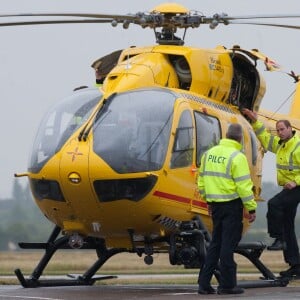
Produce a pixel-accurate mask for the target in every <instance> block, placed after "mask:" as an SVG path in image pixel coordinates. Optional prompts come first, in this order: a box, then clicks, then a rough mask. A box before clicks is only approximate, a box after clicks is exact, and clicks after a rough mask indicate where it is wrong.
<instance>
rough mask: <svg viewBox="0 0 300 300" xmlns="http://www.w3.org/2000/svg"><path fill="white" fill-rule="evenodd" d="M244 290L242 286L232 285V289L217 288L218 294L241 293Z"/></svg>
mask: <svg viewBox="0 0 300 300" xmlns="http://www.w3.org/2000/svg"><path fill="white" fill-rule="evenodd" d="M244 292H245V291H244V289H242V288H239V287H234V288H232V289H223V288H218V294H219V295H227V294H243V293H244Z"/></svg>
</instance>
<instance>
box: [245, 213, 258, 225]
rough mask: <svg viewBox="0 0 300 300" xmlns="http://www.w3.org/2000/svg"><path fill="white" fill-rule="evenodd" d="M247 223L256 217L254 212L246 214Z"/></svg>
mask: <svg viewBox="0 0 300 300" xmlns="http://www.w3.org/2000/svg"><path fill="white" fill-rule="evenodd" d="M247 218H248V221H249V223H252V222H254V221H255V219H256V213H252V214H248V216H247Z"/></svg>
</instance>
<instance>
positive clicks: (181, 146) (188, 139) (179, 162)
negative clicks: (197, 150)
mask: <svg viewBox="0 0 300 300" xmlns="http://www.w3.org/2000/svg"><path fill="white" fill-rule="evenodd" d="M193 130H194V128H193V122H192V116H191V113H190V112H189V111H188V110H185V111H184V112H183V113H182V115H181V117H180V120H179V124H178V128H177V130H176V136H175V142H174V146H173V153H172V158H171V168H172V169H174V168H182V167H187V166H190V165H191V164H192V161H193V151H194V147H193Z"/></svg>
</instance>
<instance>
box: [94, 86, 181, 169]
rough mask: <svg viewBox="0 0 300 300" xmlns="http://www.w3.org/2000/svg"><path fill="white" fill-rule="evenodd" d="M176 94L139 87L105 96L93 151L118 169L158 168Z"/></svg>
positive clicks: (163, 153) (95, 131)
mask: <svg viewBox="0 0 300 300" xmlns="http://www.w3.org/2000/svg"><path fill="white" fill-rule="evenodd" d="M175 99H176V97H175V95H174V94H173V93H170V92H168V91H165V90H153V89H152V90H138V91H134V92H127V93H123V94H118V95H115V96H114V97H113V98H110V99H108V100H107V103H106V105H105V107H103V108H102V109H101V110H100V111H99V113H98V115H97V117H96V121H95V125H94V152H95V153H97V154H98V155H99V156H100V157H101V158H102V159H103V160H104V161H105V162H106V163H107V164H108V165H109V166H110V167H111V168H112V169H114V170H115V171H116V172H118V173H135V172H143V171H151V170H152V171H154V170H159V169H160V168H161V167H162V165H163V162H164V160H165V156H166V152H167V148H168V141H169V137H170V130H171V123H172V116H173V106H174V101H175Z"/></svg>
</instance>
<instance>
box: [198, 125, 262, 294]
mask: <svg viewBox="0 0 300 300" xmlns="http://www.w3.org/2000/svg"><path fill="white" fill-rule="evenodd" d="M242 135H243V133H242V127H241V125H239V124H231V125H230V126H229V128H228V131H227V134H226V138H225V139H221V141H220V143H219V145H217V146H214V147H212V148H211V149H209V150H208V151H207V152H205V153H204V154H203V156H202V158H201V165H200V169H199V176H198V188H199V192H200V194H201V197H202V198H203V199H204V200H205V201H206V202H207V204H208V211H209V213H210V214H211V216H212V221H213V231H212V240H211V242H210V245H209V248H208V252H207V256H206V259H205V262H204V265H203V266H202V268H201V270H200V272H199V278H198V284H199V289H198V293H199V294H213V293H215V289H214V288H213V287H212V286H211V285H210V281H211V278H212V276H213V273H214V270H215V269H216V268H217V266H218V263H219V261H220V280H219V287H218V291H217V292H218V294H241V293H243V292H244V290H243V289H242V288H238V287H237V280H236V263H235V261H234V250H235V248H236V247H237V245H238V243H239V242H240V240H241V237H242V231H243V210H244V208H245V209H246V210H247V211H248V218H249V222H253V221H254V220H255V218H256V214H255V210H256V207H257V204H256V201H255V200H254V195H253V192H252V187H253V182H252V180H251V178H250V170H249V165H248V161H247V158H246V156H245V154H244V153H242V152H241V149H242V145H241V141H242Z"/></svg>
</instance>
